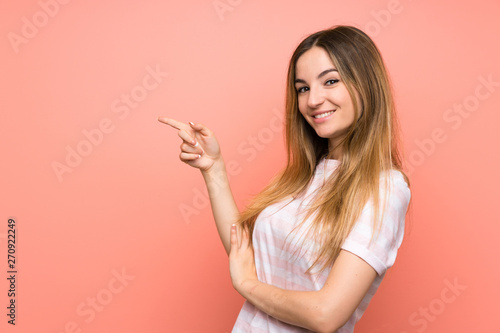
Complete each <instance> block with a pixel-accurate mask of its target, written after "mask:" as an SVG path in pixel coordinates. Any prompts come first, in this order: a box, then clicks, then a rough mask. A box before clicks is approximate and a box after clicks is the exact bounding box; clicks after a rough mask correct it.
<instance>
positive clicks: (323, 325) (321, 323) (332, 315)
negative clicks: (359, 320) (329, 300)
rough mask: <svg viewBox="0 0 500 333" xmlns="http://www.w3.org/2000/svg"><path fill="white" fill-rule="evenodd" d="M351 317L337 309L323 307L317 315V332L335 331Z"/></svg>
mask: <svg viewBox="0 0 500 333" xmlns="http://www.w3.org/2000/svg"><path fill="white" fill-rule="evenodd" d="M348 320H349V318H343V316H342V315H341V314H340V313H339V312H337V311H331V310H330V309H328V310H326V309H323V310H322V311H320V312H319V313H318V316H317V317H316V325H315V326H316V327H315V330H314V331H315V332H317V333H335V332H336V331H337V330H338V329H339V328H341V327H342V326H344V325H345V324H346V323H347V321H348Z"/></svg>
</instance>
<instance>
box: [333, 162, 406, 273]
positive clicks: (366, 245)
mask: <svg viewBox="0 0 500 333" xmlns="http://www.w3.org/2000/svg"><path fill="white" fill-rule="evenodd" d="M390 174H391V177H392V178H391V186H390V190H389V195H388V197H387V200H388V202H387V206H386V209H385V214H384V218H383V220H382V221H381V225H380V228H381V229H380V232H379V233H378V234H376V235H375V238H374V239H373V240H372V242H371V243H370V239H371V237H372V234H373V233H374V225H373V203H372V200H371V199H370V200H369V201H368V202H367V204H366V205H365V207H364V208H363V211H362V212H361V215H360V217H359V219H358V221H357V222H356V224H355V225H354V227H353V229H352V230H351V232H350V233H349V235H348V236H347V238H346V240H345V241H344V244H343V245H342V247H341V248H342V249H343V250H346V251H349V252H351V253H353V254H355V255H357V256H358V257H360V258H361V259H363V260H364V261H366V262H367V263H368V264H369V265H370V266H372V267H373V268H374V269H375V271H377V274H378V275H383V274H384V273H385V272H386V271H387V269H388V268H390V267H391V266H392V265H393V264H394V262H395V260H396V255H397V252H398V249H399V247H400V246H401V243H402V242H403V235H404V228H405V217H406V211H407V209H408V204H409V202H410V197H411V193H410V189H409V188H408V185H407V184H406V182H405V180H404V178H403V175H402V174H401V172H399V171H396V170H392V171H391V173H390ZM383 185H384V182H383V178H381V187H382V186H383ZM383 200H384V192H383V191H382V190H381V191H380V201H381V203H383ZM380 213H382V212H380Z"/></svg>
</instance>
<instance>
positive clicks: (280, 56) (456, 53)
mask: <svg viewBox="0 0 500 333" xmlns="http://www.w3.org/2000/svg"><path fill="white" fill-rule="evenodd" d="M66 2H67V3H66ZM224 6H225V7H224ZM216 7H217V8H219V9H217V8H216ZM499 14H500V3H499V2H498V1H497V0H489V1H488V0H482V1H460V2H457V1H451V0H446V1H438V2H435V1H415V0H413V1H411V0H400V1H397V0H378V1H356V2H349V1H332V0H328V1H326V0H325V1H310V2H306V1H273V2H271V1H258V0H252V1H241V0H240V1H237V0H232V1H230V0H221V1H211V0H206V1H201V0H198V1H175V2H174V1H159V0H149V1H124V0H122V1H112V0H108V1H77V0H75V1H67V0H65V1H62V0H60V3H59V2H56V0H41V1H40V2H38V1H34V0H29V1H27V0H23V1H3V2H2V3H1V4H0V15H1V16H0V34H1V35H3V37H2V39H1V42H0V49H1V53H0V54H1V62H0V66H1V73H2V74H1V75H0V89H1V92H2V94H1V96H2V97H1V98H0V109H1V119H0V126H1V130H0V142H1V150H0V153H1V156H2V161H1V166H0V168H1V178H0V181H1V183H0V188H1V190H2V194H1V200H0V213H1V214H0V222H1V224H0V258H2V259H1V261H0V268H1V274H0V276H1V281H2V282H0V305H1V306H0V308H1V309H2V310H1V313H0V318H2V319H1V322H0V327H1V331H2V332H23V333H25V332H29V333H31V332H33V333H35V332H36V333H49V332H50V333H61V332H121V333H160V332H174V333H202V332H203V333H219V332H230V331H231V328H232V325H233V323H234V321H235V319H236V316H237V314H238V312H239V310H240V307H241V305H242V304H243V298H242V297H241V296H240V295H239V294H238V293H237V292H236V291H234V290H233V288H232V286H231V282H230V278H229V272H228V264H227V257H226V255H225V253H224V249H223V247H222V244H221V243H220V240H219V238H218V234H217V231H216V229H215V225H214V222H213V217H212V213H211V209H210V206H209V202H208V200H207V199H206V197H205V194H206V190H205V188H204V182H203V179H202V177H201V175H200V173H199V171H198V170H196V169H192V168H190V167H189V166H187V165H185V164H183V163H182V162H180V160H179V158H178V154H179V145H180V143H181V142H180V138H179V137H178V136H177V133H176V131H175V130H173V129H172V128H170V127H168V126H166V125H164V124H161V123H159V122H158V121H157V120H156V119H157V117H158V116H160V115H162V116H167V117H171V118H174V119H177V120H180V121H183V122H188V121H194V122H202V123H204V124H205V125H206V126H208V127H209V128H210V129H212V130H213V131H214V132H215V133H216V136H217V138H218V140H219V142H220V143H221V146H222V151H223V155H224V158H225V160H226V163H229V162H230V161H232V162H231V168H230V170H231V171H230V180H231V184H232V188H233V193H234V195H235V198H236V200H237V203H238V205H239V206H240V208H243V207H244V205H245V203H246V202H247V200H248V199H249V198H250V197H251V196H252V195H253V194H255V193H257V192H258V191H259V190H261V189H262V188H263V187H264V185H265V184H267V182H268V181H269V179H270V178H271V177H272V175H273V174H274V173H275V172H277V171H278V170H279V169H280V168H281V167H282V166H283V165H284V162H285V154H284V151H283V147H284V145H283V138H282V131H281V130H277V129H276V127H275V124H276V123H280V122H281V118H280V117H281V113H282V112H283V107H284V103H283V101H284V88H285V82H284V79H285V73H286V68H287V64H288V59H289V57H290V55H291V53H292V52H293V50H294V48H295V47H296V46H297V45H298V43H299V42H300V41H301V40H302V39H303V38H304V37H305V36H306V35H308V34H310V33H312V32H315V31H317V30H320V29H324V28H328V27H330V26H332V25H335V24H352V25H355V26H357V27H359V28H362V29H364V30H365V31H366V32H368V33H369V35H370V36H372V37H373V39H374V40H375V42H376V43H377V45H378V46H379V48H380V50H381V52H382V54H383V56H384V58H385V60H386V63H387V65H388V67H389V70H390V74H391V77H392V79H393V81H394V87H395V91H396V102H397V105H398V110H399V116H400V121H401V126H402V132H403V140H404V141H403V142H404V153H405V157H406V160H407V171H408V173H409V175H410V177H411V180H412V197H413V207H412V211H411V213H410V214H409V216H408V217H407V232H406V236H405V240H404V242H403V246H402V247H401V249H400V252H399V254H398V258H397V260H396V264H395V266H394V267H393V268H391V269H390V270H389V272H388V274H387V275H386V278H385V279H384V281H383V282H382V285H381V287H380V288H379V290H378V292H377V294H376V295H375V297H374V299H373V300H372V302H371V304H370V306H369V308H368V310H367V312H366V313H365V315H364V317H363V318H362V319H361V321H360V322H359V324H358V325H357V329H356V332H359V333H361V332H397V333H413V332H419V333H421V332H429V333H430V332H498V323H497V320H496V318H497V317H498V302H497V300H498V299H499V298H500V288H499V287H498V281H500V268H499V267H498V265H497V264H496V262H497V258H496V257H497V256H498V254H499V253H500V252H499V245H498V234H499V232H500V227H499V224H498V222H499V218H498V216H499V215H500V214H499V213H500V212H499V207H500V205H499V204H498V203H497V202H496V200H495V199H498V198H499V195H498V188H499V185H500V184H499V183H500V182H499V176H498V170H500V159H499V157H498V148H496V146H497V145H498V143H499V142H500V141H499V139H500V135H499V132H498V130H499V125H498V124H499V123H500V113H499V112H498V111H499V105H500V84H499V82H500V67H499V66H498V59H500V47H499V44H498V32H499V31H500V20H499V19H498V17H499ZM154 71H156V72H157V74H156V76H152V75H151V74H150V73H151V72H154ZM487 81H490V82H493V83H490V84H487V83H486V84H485V82H487ZM127 95H128V96H129V98H130V101H129V106H127V104H126V102H124V101H122V98H127ZM460 110H461V111H460ZM85 133H87V135H86V134H85ZM89 133H90V134H89ZM88 136H90V139H89V138H88ZM69 151H76V153H78V151H79V152H80V153H81V154H80V160H78V157H75V156H72V157H68V155H71V154H76V153H74V152H73V153H69ZM82 155H84V156H82ZM67 158H69V163H71V165H72V166H68V164H67V161H66V159H67ZM57 163H59V166H62V165H66V169H61V170H64V172H62V173H61V171H60V172H59V173H58V172H56V171H55V170H54V167H53V165H54V164H57ZM182 212H184V213H182ZM9 217H13V218H15V220H16V223H17V252H16V257H17V265H16V269H17V270H18V274H17V281H16V291H17V295H16V296H17V297H16V304H17V307H16V314H17V317H16V326H14V327H13V326H12V325H8V324H7V319H8V317H7V316H6V314H7V309H6V307H7V306H8V302H9V298H8V297H7V290H8V288H9V285H8V281H7V280H6V278H5V277H6V276H7V273H6V271H7V261H6V252H7V242H6V233H7V220H8V218H9ZM120 274H122V275H125V277H123V276H122V279H121V280H119V279H117V278H116V275H120ZM453 285H455V287H453ZM456 285H458V287H457V286H456ZM92 302H95V303H94V306H95V307H92V304H93V303H92ZM495 330H496V331H495Z"/></svg>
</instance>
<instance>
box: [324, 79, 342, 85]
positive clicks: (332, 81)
mask: <svg viewBox="0 0 500 333" xmlns="http://www.w3.org/2000/svg"><path fill="white" fill-rule="evenodd" d="M337 82H339V80H335V79H331V80H328V81H326V84H328V85H332V84H335V83H337Z"/></svg>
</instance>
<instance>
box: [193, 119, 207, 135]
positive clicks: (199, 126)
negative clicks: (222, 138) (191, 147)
mask: <svg viewBox="0 0 500 333" xmlns="http://www.w3.org/2000/svg"><path fill="white" fill-rule="evenodd" d="M189 125H191V128H192V129H194V130H195V131H199V132H200V133H201V134H202V135H206V136H210V135H211V134H212V132H211V131H210V130H209V129H208V128H206V127H205V126H203V124H195V123H193V122H192V121H190V122H189Z"/></svg>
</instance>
